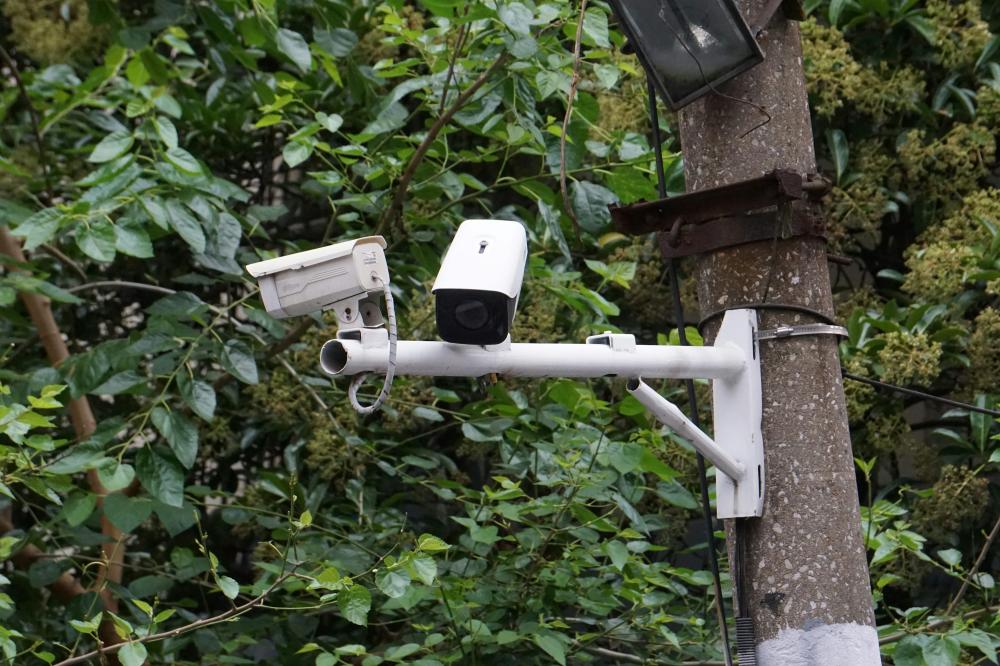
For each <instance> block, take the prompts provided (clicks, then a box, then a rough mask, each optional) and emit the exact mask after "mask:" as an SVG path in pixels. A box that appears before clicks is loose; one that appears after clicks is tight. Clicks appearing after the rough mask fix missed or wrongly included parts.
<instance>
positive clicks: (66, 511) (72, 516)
mask: <svg viewBox="0 0 1000 666" xmlns="http://www.w3.org/2000/svg"><path fill="white" fill-rule="evenodd" d="M96 506H97V496H96V495H94V494H93V493H83V494H79V495H73V496H72V497H69V498H68V499H67V500H66V503H65V504H63V508H62V512H61V513H62V517H63V519H64V520H65V521H66V524H67V525H69V526H70V527H78V526H80V525H82V524H83V523H84V521H86V520H87V518H90V514H92V513H93V512H94V508H95V507H96Z"/></svg>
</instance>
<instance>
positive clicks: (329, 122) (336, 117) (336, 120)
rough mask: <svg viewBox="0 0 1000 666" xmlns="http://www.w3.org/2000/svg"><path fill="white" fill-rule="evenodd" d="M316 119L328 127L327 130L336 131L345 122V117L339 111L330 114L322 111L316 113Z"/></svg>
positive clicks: (324, 126)
mask: <svg viewBox="0 0 1000 666" xmlns="http://www.w3.org/2000/svg"><path fill="white" fill-rule="evenodd" d="M316 121H317V122H318V123H319V124H320V125H322V126H323V128H324V129H326V131H327V132H336V131H337V130H339V129H340V128H341V126H342V125H343V124H344V119H343V118H342V117H341V116H340V114H338V113H331V114H329V115H327V114H325V113H323V112H322V111H320V112H319V113H317V114H316Z"/></svg>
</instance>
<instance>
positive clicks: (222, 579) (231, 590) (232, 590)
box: [216, 576, 240, 599]
mask: <svg viewBox="0 0 1000 666" xmlns="http://www.w3.org/2000/svg"><path fill="white" fill-rule="evenodd" d="M216 582H217V583H218V584H219V589H220V590H222V593H223V594H224V595H226V597H228V598H230V599H235V598H236V596H237V595H238V594H239V593H240V584H239V583H237V582H236V581H235V580H233V579H232V578H230V577H229V576H219V577H218V578H217V579H216Z"/></svg>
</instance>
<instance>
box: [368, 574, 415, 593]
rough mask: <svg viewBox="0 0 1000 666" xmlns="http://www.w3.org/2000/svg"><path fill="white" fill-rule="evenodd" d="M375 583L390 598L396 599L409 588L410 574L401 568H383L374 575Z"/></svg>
mask: <svg viewBox="0 0 1000 666" xmlns="http://www.w3.org/2000/svg"><path fill="white" fill-rule="evenodd" d="M375 584H376V585H377V586H378V589H380V590H381V591H382V593H383V594H385V595H386V596H387V597H389V598H390V599H398V598H399V597H401V596H403V595H404V594H406V591H407V590H408V589H409V588H410V574H408V573H407V572H405V571H402V570H396V571H385V570H383V571H380V572H379V573H378V574H377V575H376V576H375Z"/></svg>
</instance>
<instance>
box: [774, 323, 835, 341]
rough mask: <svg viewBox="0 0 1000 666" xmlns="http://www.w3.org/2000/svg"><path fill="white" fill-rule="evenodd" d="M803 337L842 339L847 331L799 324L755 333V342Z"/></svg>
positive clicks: (827, 325)
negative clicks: (837, 337)
mask: <svg viewBox="0 0 1000 666" xmlns="http://www.w3.org/2000/svg"><path fill="white" fill-rule="evenodd" d="M803 335H836V336H839V337H842V338H846V337H847V336H848V334H847V329H846V328H844V327H843V326H832V325H830V324H801V325H799V326H779V327H778V328H774V329H771V330H769V331H757V336H756V338H757V340H758V341H760V340H780V339H781V338H795V337H799V336H803Z"/></svg>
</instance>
